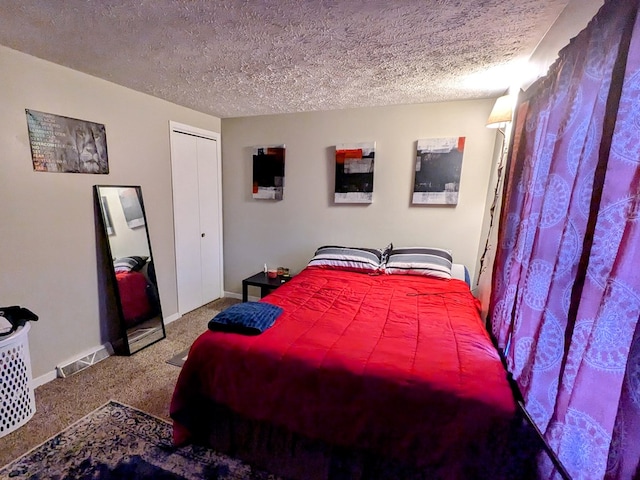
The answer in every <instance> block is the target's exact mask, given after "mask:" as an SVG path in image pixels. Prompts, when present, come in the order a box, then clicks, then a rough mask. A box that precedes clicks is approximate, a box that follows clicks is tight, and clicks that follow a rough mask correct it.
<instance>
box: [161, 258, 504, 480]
mask: <svg viewBox="0 0 640 480" xmlns="http://www.w3.org/2000/svg"><path fill="white" fill-rule="evenodd" d="M262 301H264V302H269V303H272V304H274V305H278V306H280V307H282V309H283V311H284V312H283V314H282V315H281V316H280V317H279V318H278V319H277V321H276V323H275V325H274V326H273V327H271V328H270V329H268V330H267V331H265V332H264V333H262V334H260V335H256V336H244V335H239V334H234V333H223V332H213V331H207V332H205V333H203V334H202V335H201V336H200V337H199V338H198V339H197V340H196V341H195V342H194V344H193V346H192V347H191V350H190V352H189V355H188V358H187V361H186V363H185V365H184V367H183V369H182V371H181V374H180V376H179V379H178V382H177V385H176V389H175V392H174V396H173V400H172V404H171V416H172V418H173V419H174V441H175V443H177V444H183V443H186V442H189V441H198V439H200V440H202V439H203V438H206V435H207V432H206V431H204V430H205V429H206V427H204V425H206V424H207V423H208V421H209V420H210V419H209V416H210V415H211V411H209V410H208V407H207V405H210V404H211V403H215V404H222V405H225V406H228V407H229V408H230V409H231V410H232V411H233V412H236V413H238V414H240V415H242V416H244V417H246V418H250V419H253V420H258V421H265V422H269V423H270V424H273V425H276V426H279V427H284V428H286V429H288V430H289V431H291V432H294V433H297V434H300V435H303V436H305V437H306V438H310V439H318V440H322V441H323V442H327V443H329V444H332V445H338V446H345V447H356V448H358V449H362V450H365V451H369V452H375V453H379V454H381V455H384V456H385V457H389V458H393V459H398V460H401V461H403V462H407V463H409V464H412V465H417V466H423V465H424V466H428V465H439V466H443V465H444V466H446V465H452V467H451V470H450V471H449V474H451V478H455V477H456V476H459V477H462V476H463V475H462V474H460V475H455V474H454V473H455V470H456V468H466V467H460V465H465V464H468V463H469V462H474V461H477V459H478V458H481V457H483V456H487V455H489V456H490V455H492V452H493V453H495V448H496V445H497V444H498V443H500V442H508V441H509V439H508V435H509V433H508V432H509V428H510V427H509V426H510V424H511V422H512V421H513V418H514V412H515V403H514V400H513V396H512V393H511V390H510V388H509V385H508V382H507V380H506V374H505V370H504V368H503V366H502V363H501V362H500V359H499V357H498V355H497V353H496V351H495V349H494V348H493V346H492V344H491V341H490V339H489V337H488V334H487V333H486V331H485V329H484V326H483V324H482V321H481V319H480V315H479V302H478V301H477V300H476V299H475V298H474V297H473V296H472V295H471V293H470V291H469V287H468V285H467V284H466V283H465V282H463V281H461V280H457V279H452V280H448V281H447V280H442V279H433V278H428V277H421V276H410V275H384V274H383V275H367V274H362V273H354V272H344V271H338V270H331V269H322V268H313V267H308V268H306V269H305V270H303V271H302V272H301V273H300V274H299V275H297V276H296V277H294V278H293V279H292V280H291V281H290V282H288V283H286V284H284V285H282V286H281V287H279V288H278V289H276V290H275V291H274V292H273V293H271V294H270V295H268V296H267V297H265V298H264V299H263V300H262ZM474 459H475V460H474ZM455 465H458V467H456V466H455ZM447 468H448V467H442V469H441V470H440V471H441V472H445V473H443V475H444V476H447V475H449V474H448V473H446V472H447Z"/></svg>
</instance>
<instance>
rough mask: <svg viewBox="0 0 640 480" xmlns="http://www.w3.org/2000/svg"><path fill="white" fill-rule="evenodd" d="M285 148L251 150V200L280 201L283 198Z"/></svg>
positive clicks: (255, 148) (271, 147)
mask: <svg viewBox="0 0 640 480" xmlns="http://www.w3.org/2000/svg"><path fill="white" fill-rule="evenodd" d="M284 155H285V146H284V145H275V146H264V147H254V149H253V198H256V199H260V200H282V199H283V198H284Z"/></svg>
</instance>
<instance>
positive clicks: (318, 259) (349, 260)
mask: <svg viewBox="0 0 640 480" xmlns="http://www.w3.org/2000/svg"><path fill="white" fill-rule="evenodd" d="M382 253H383V252H382V251H381V250H378V249H376V248H357V247H340V246H333V245H326V246H324V247H320V248H318V250H316V253H315V254H314V256H313V258H312V259H311V260H310V261H309V264H308V266H309V267H323V268H335V269H338V270H350V271H353V272H365V273H376V272H379V271H380V270H381V268H382Z"/></svg>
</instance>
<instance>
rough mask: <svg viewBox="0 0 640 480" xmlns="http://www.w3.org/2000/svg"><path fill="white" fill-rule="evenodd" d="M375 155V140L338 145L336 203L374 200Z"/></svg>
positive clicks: (369, 201)
mask: <svg viewBox="0 0 640 480" xmlns="http://www.w3.org/2000/svg"><path fill="white" fill-rule="evenodd" d="M375 156H376V143H375V142H364V143H342V144H338V145H336V187H335V197H334V201H335V202H336V203H371V202H373V167H374V160H375Z"/></svg>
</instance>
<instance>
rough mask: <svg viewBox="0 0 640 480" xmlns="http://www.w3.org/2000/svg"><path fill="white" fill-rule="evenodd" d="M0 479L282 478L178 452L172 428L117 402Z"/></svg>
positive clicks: (206, 453)
mask: <svg viewBox="0 0 640 480" xmlns="http://www.w3.org/2000/svg"><path fill="white" fill-rule="evenodd" d="M0 478H12V479H13V478H15V479H30V480H41V479H45V478H46V479H51V478H56V479H89V478H90V479H100V480H115V479H159V480H165V479H166V480H191V479H193V480H196V479H197V480H201V479H212V480H213V479H215V480H277V479H278V477H276V476H275V475H271V474H269V473H266V472H263V471H259V470H256V469H253V468H252V467H250V466H248V465H246V464H245V463H242V462H241V461H239V460H235V459H232V458H230V457H227V456H225V455H221V454H218V453H216V452H214V451H213V450H210V449H207V448H204V447H198V446H191V445H190V446H187V447H182V448H175V447H174V446H173V445H172V442H171V425H170V424H169V423H167V422H165V421H164V420H160V419H158V418H156V417H153V416H151V415H149V414H147V413H144V412H142V411H140V410H136V409H134V408H131V407H128V406H126V405H122V404H120V403H117V402H114V401H110V402H109V403H107V404H105V405H103V406H102V407H100V408H98V409H97V410H95V411H94V412H92V413H90V414H89V415H87V416H86V417H84V418H82V419H81V420H79V421H78V422H76V423H75V424H73V425H71V426H70V427H69V428H67V429H65V430H63V431H62V432H61V433H59V434H57V435H56V436H54V437H53V438H51V439H49V440H47V441H46V442H45V443H43V444H42V445H40V446H39V447H36V448H35V449H33V450H32V451H30V452H29V453H27V454H26V455H24V456H23V457H21V458H19V459H18V460H16V461H14V462H12V463H10V464H9V465H6V466H5V467H3V468H2V469H0Z"/></svg>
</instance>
